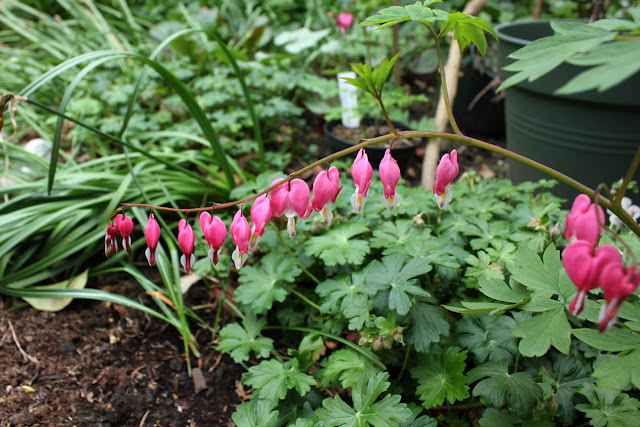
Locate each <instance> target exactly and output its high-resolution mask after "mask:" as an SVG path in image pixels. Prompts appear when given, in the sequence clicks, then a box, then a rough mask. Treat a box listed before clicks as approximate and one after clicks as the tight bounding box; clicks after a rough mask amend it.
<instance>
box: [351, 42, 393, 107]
mask: <svg viewBox="0 0 640 427" xmlns="http://www.w3.org/2000/svg"><path fill="white" fill-rule="evenodd" d="M400 53H402V52H398V53H397V54H396V55H395V56H394V57H393V58H391V59H388V58H384V59H383V60H382V62H381V63H380V65H378V66H377V67H375V68H374V69H373V71H372V70H371V65H369V64H351V69H352V70H353V71H355V72H356V74H357V75H359V76H360V77H357V78H355V79H352V78H349V77H343V78H344V80H345V81H346V82H347V83H349V84H351V85H353V86H355V87H357V88H360V89H362V90H364V91H365V92H368V93H370V94H371V95H373V96H374V97H375V98H376V99H377V98H379V97H381V96H382V89H383V88H384V83H385V82H386V81H387V77H389V73H390V72H391V69H392V68H393V64H395V62H396V60H397V59H398V56H400Z"/></svg>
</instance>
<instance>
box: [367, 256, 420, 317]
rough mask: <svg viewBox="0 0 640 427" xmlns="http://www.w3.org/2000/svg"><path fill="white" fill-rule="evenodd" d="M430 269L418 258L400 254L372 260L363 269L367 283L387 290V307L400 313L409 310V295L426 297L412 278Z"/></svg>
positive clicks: (403, 313)
mask: <svg viewBox="0 0 640 427" xmlns="http://www.w3.org/2000/svg"><path fill="white" fill-rule="evenodd" d="M429 271H431V266H430V265H429V264H426V263H424V262H422V261H421V260H420V259H416V258H414V259H411V260H409V261H408V262H407V257H406V256H405V255H402V254H393V255H388V256H385V257H383V258H382V262H380V261H377V260H374V261H372V262H371V263H370V264H369V265H368V266H367V269H366V270H365V277H366V280H367V283H369V284H370V285H373V286H375V287H377V288H378V289H380V290H385V291H387V290H388V291H389V308H390V309H391V310H395V311H396V312H397V313H398V314H400V315H405V314H407V313H408V312H409V308H410V307H411V301H410V299H409V295H414V296H421V297H428V296H429V293H428V292H427V291H425V290H424V289H422V288H421V287H420V286H418V285H417V283H418V282H417V280H415V279H414V278H415V277H417V276H421V275H423V274H425V273H427V272H429Z"/></svg>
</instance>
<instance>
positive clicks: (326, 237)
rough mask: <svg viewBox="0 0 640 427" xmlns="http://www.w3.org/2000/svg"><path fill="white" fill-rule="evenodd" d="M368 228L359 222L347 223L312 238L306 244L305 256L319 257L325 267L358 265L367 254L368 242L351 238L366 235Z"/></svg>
mask: <svg viewBox="0 0 640 427" xmlns="http://www.w3.org/2000/svg"><path fill="white" fill-rule="evenodd" d="M368 231H369V227H368V226H367V225H366V224H363V223H361V222H349V223H346V224H344V225H341V226H339V227H336V228H334V229H332V230H331V231H329V232H327V233H325V234H322V235H319V236H313V238H311V239H309V240H308V241H307V243H306V248H305V251H304V252H305V254H306V255H309V256H317V257H319V258H320V259H321V260H322V261H324V263H325V264H326V265H329V266H331V265H343V264H353V265H360V264H362V262H363V261H364V257H365V255H367V254H368V253H369V242H368V241H367V240H362V239H354V238H353V237H354V236H356V235H358V234H362V233H366V232H368Z"/></svg>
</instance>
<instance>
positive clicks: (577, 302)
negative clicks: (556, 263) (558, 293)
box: [562, 240, 622, 316]
mask: <svg viewBox="0 0 640 427" xmlns="http://www.w3.org/2000/svg"><path fill="white" fill-rule="evenodd" d="M621 262H622V256H621V255H620V251H618V249H616V248H615V247H613V246H611V245H602V246H600V247H599V248H598V249H597V250H595V251H594V249H593V246H592V245H591V243H589V242H587V241H585V240H576V241H574V242H572V243H570V244H569V245H568V246H567V247H566V248H565V250H564V252H563V253H562V264H563V265H564V269H565V270H566V271H567V274H568V275H569V278H570V279H571V281H572V282H573V284H574V285H576V286H577V288H578V294H577V295H576V297H575V298H574V299H573V301H571V304H569V313H571V314H573V315H575V316H577V315H578V314H580V312H582V309H583V307H584V298H585V296H586V295H587V292H589V291H590V290H592V289H595V288H597V287H598V286H600V283H601V278H602V272H603V270H604V269H605V267H607V266H608V265H618V264H620V263H621Z"/></svg>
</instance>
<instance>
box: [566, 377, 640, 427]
mask: <svg viewBox="0 0 640 427" xmlns="http://www.w3.org/2000/svg"><path fill="white" fill-rule="evenodd" d="M580 393H581V394H582V395H583V396H584V397H586V398H587V400H588V401H589V403H580V404H578V405H576V409H577V410H578V411H581V412H584V413H585V416H586V417H587V418H590V419H591V421H590V422H589V424H591V425H592V426H596V427H601V426H605V425H606V426H610V427H625V426H633V425H637V424H638V421H639V417H638V410H639V409H640V402H639V401H638V400H637V399H634V398H632V397H629V395H628V394H626V393H620V392H619V391H618V390H613V389H607V388H604V389H603V388H598V387H596V386H595V385H594V384H585V386H584V388H583V389H582V391H580Z"/></svg>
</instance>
